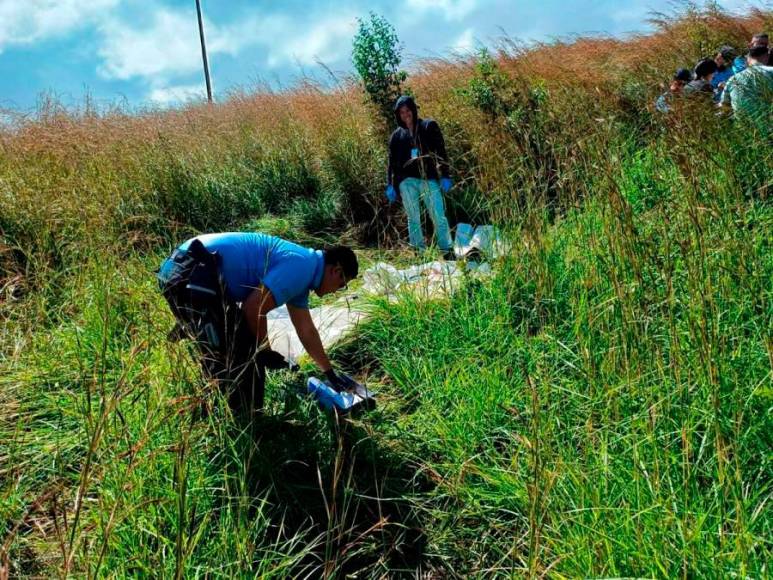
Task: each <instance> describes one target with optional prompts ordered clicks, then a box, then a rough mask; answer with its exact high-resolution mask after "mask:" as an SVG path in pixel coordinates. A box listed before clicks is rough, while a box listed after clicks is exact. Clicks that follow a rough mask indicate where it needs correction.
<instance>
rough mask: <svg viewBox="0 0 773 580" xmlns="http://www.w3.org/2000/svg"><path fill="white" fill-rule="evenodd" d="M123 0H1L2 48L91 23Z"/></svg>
mask: <svg viewBox="0 0 773 580" xmlns="http://www.w3.org/2000/svg"><path fill="white" fill-rule="evenodd" d="M119 1H120V0H88V1H84V0H0V50H2V48H3V47H4V46H7V45H11V44H28V43H31V42H35V41H38V40H43V39H46V38H52V37H60V36H64V35H67V34H69V33H71V32H72V31H73V30H76V29H78V28H81V27H84V26H87V25H91V24H93V23H94V22H95V21H96V20H98V19H99V18H100V17H101V15H103V14H105V13H106V12H107V11H109V10H110V9H111V8H114V7H115V6H117V5H118V3H119Z"/></svg>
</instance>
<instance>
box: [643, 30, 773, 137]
mask: <svg viewBox="0 0 773 580" xmlns="http://www.w3.org/2000/svg"><path fill="white" fill-rule="evenodd" d="M771 65H773V48H771V47H770V44H769V39H768V35H767V34H764V33H760V34H755V35H754V36H753V37H752V39H751V41H750V42H749V46H748V49H747V51H746V53H745V54H742V55H739V54H738V53H737V52H736V50H735V49H734V48H733V47H732V46H722V47H720V48H719V49H718V50H717V52H716V53H715V54H714V56H713V57H712V58H704V59H701V60H700V61H698V62H697V63H696V65H695V67H694V68H693V69H692V70H689V69H686V68H680V69H678V70H677V71H676V73H675V74H674V76H673V78H672V79H671V83H670V85H669V88H668V91H666V92H665V93H663V94H662V95H660V97H658V99H657V101H656V102H655V108H656V109H657V110H658V111H660V112H661V113H668V112H670V111H671V110H672V108H673V106H674V105H675V103H676V100H675V99H678V98H680V97H684V98H703V99H707V100H709V99H711V100H712V101H713V102H714V103H716V104H717V105H718V106H720V107H725V108H726V107H731V108H732V110H733V113H734V114H735V115H737V116H739V117H742V118H744V117H745V118H746V119H747V120H750V121H752V122H753V123H754V124H755V125H756V126H757V128H758V129H759V130H760V131H761V132H762V133H763V134H764V135H768V134H770V126H771V124H772V123H773V119H772V118H771V114H773V66H771Z"/></svg>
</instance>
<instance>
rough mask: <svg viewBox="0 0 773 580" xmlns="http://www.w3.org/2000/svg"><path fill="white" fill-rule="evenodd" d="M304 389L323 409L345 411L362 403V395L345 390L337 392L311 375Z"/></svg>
mask: <svg viewBox="0 0 773 580" xmlns="http://www.w3.org/2000/svg"><path fill="white" fill-rule="evenodd" d="M306 389H307V390H308V392H309V393H311V394H312V395H313V396H314V398H315V399H316V400H317V401H318V402H319V404H320V405H321V406H322V407H323V408H325V409H336V410H338V411H342V412H344V413H346V412H348V411H351V410H352V409H353V408H354V407H356V406H357V405H359V404H360V403H362V397H360V396H359V395H357V394H355V393H347V392H346V391H343V392H340V393H339V392H338V391H336V390H335V389H334V388H333V387H331V386H330V385H328V384H327V383H326V382H325V381H321V380H320V379H318V378H316V377H311V378H310V379H309V380H308V382H307V383H306Z"/></svg>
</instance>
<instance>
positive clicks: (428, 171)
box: [386, 96, 454, 259]
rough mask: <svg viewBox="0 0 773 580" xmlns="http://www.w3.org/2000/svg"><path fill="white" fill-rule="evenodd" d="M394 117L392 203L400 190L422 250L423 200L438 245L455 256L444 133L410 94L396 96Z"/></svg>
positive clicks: (412, 238) (411, 233) (413, 239)
mask: <svg viewBox="0 0 773 580" xmlns="http://www.w3.org/2000/svg"><path fill="white" fill-rule="evenodd" d="M395 121H397V124H398V128H397V129H395V131H394V133H392V136H391V138H390V139H389V167H388V168H387V189H386V197H387V199H388V200H389V202H390V203H392V202H394V201H395V200H396V199H397V192H398V191H399V192H400V196H401V197H402V200H403V207H404V208H405V213H406V214H407V215H408V241H409V243H410V244H411V246H412V247H414V248H415V249H417V250H419V251H421V250H424V249H425V248H426V244H425V241H424V232H423V231H422V227H421V205H420V204H421V202H423V203H424V205H425V206H426V208H427V211H429V216H430V219H432V223H433V224H434V226H435V234H436V235H437V245H438V247H439V248H440V250H441V251H443V253H444V257H445V258H446V259H453V258H454V253H453V243H452V241H451V231H450V228H449V226H448V219H447V218H446V212H445V203H444V200H443V193H446V192H448V190H450V189H451V186H452V185H453V183H452V181H451V178H450V177H449V166H448V156H447V155H446V146H445V142H444V140H443V133H442V132H441V131H440V126H439V125H438V124H437V122H435V121H433V120H432V119H421V118H419V112H418V107H417V106H416V102H415V101H414V100H413V98H412V97H410V96H402V97H400V98H399V99H397V102H396V103H395Z"/></svg>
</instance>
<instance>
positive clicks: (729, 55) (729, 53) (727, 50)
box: [717, 45, 737, 62]
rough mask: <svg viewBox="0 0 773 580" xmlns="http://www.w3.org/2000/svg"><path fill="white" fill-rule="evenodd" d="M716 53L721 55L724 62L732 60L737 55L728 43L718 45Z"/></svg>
mask: <svg viewBox="0 0 773 580" xmlns="http://www.w3.org/2000/svg"><path fill="white" fill-rule="evenodd" d="M717 54H718V55H721V56H722V58H723V59H724V60H725V62H733V59H734V58H735V57H736V56H737V55H736V52H735V49H734V48H733V47H732V46H728V45H725V46H720V47H719V50H717Z"/></svg>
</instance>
